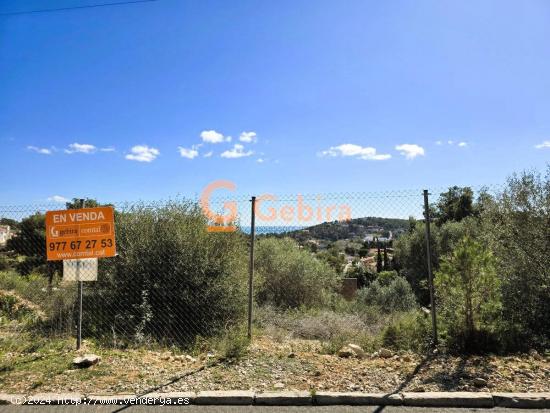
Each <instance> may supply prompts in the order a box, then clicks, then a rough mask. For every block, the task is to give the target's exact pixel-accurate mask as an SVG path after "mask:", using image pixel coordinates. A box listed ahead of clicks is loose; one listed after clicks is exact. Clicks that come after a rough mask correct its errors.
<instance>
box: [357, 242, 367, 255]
mask: <svg viewBox="0 0 550 413" xmlns="http://www.w3.org/2000/svg"><path fill="white" fill-rule="evenodd" d="M368 255H369V244H368V243H367V242H366V241H365V242H363V245H362V246H361V248H360V249H359V256H360V257H361V258H364V257H366V256H368Z"/></svg>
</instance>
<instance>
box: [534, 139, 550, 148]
mask: <svg viewBox="0 0 550 413" xmlns="http://www.w3.org/2000/svg"><path fill="white" fill-rule="evenodd" d="M535 148H537V149H543V148H550V141H544V142H542V143H539V144H538V145H535Z"/></svg>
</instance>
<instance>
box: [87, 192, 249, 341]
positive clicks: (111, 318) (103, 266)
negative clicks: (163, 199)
mask: <svg viewBox="0 0 550 413" xmlns="http://www.w3.org/2000/svg"><path fill="white" fill-rule="evenodd" d="M115 224H116V236H117V252H118V254H119V256H118V257H116V258H110V259H104V260H101V262H100V268H99V271H100V274H99V278H98V281H97V282H96V283H94V285H93V286H91V288H89V289H88V288H86V289H85V303H84V304H85V306H86V307H87V308H91V309H93V311H86V312H85V320H84V322H83V326H84V328H85V329H86V330H87V331H86V333H87V334H88V335H94V336H103V337H112V338H113V339H116V340H121V339H125V340H128V341H130V342H134V343H138V344H139V343H143V342H144V341H147V340H149V339H153V340H155V341H162V342H166V343H174V344H183V345H188V344H190V343H192V342H193V341H194V340H195V337H196V336H198V335H200V336H203V337H212V336H215V335H217V334H219V332H220V331H222V330H223V329H224V328H225V327H227V326H231V325H234V324H235V323H237V322H238V321H240V320H241V319H242V316H243V315H244V311H245V309H246V285H247V284H246V277H247V271H246V270H247V265H246V245H245V242H244V238H243V236H242V234H240V233H238V232H235V233H215V232H208V231H207V220H206V218H205V217H204V216H203V214H202V212H201V210H200V208H199V207H198V206H197V205H195V204H193V203H187V202H172V203H169V204H167V205H164V206H160V207H156V206H155V207H147V206H145V205H138V206H134V207H133V208H131V209H130V210H126V211H123V212H117V214H116V217H115Z"/></svg>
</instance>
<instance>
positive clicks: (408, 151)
mask: <svg viewBox="0 0 550 413" xmlns="http://www.w3.org/2000/svg"><path fill="white" fill-rule="evenodd" d="M395 149H396V150H397V151H399V153H400V154H401V155H403V156H404V157H405V158H407V159H414V158H416V157H417V156H424V148H423V147H422V146H418V145H416V144H413V143H403V144H401V145H397V146H396V147H395Z"/></svg>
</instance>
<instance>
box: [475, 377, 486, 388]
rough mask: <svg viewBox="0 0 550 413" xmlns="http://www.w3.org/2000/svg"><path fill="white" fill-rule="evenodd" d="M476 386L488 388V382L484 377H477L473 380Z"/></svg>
mask: <svg viewBox="0 0 550 413" xmlns="http://www.w3.org/2000/svg"><path fill="white" fill-rule="evenodd" d="M473 383H474V386H476V387H486V386H487V380H485V379H484V378H482V377H476V378H475V379H474V380H473Z"/></svg>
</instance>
